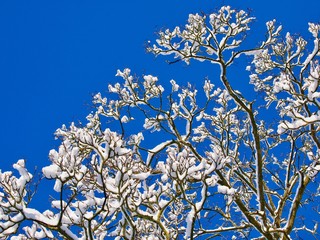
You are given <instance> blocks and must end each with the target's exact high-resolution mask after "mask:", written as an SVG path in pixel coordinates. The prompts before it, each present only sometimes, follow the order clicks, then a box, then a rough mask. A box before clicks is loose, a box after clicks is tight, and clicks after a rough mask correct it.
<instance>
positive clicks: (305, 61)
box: [0, 6, 320, 240]
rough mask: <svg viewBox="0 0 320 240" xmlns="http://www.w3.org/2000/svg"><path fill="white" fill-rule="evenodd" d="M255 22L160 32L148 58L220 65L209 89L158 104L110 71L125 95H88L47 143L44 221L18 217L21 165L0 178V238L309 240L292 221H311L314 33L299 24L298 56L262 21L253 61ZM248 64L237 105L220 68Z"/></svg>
mask: <svg viewBox="0 0 320 240" xmlns="http://www.w3.org/2000/svg"><path fill="white" fill-rule="evenodd" d="M253 19H254V18H253V17H249V16H248V14H247V13H246V12H244V11H236V10H233V9H231V8H230V7H228V6H225V7H222V8H221V9H220V10H219V11H218V12H217V13H212V14H210V15H199V14H195V15H194V14H190V15H189V19H188V22H187V24H186V25H185V27H184V28H183V29H181V28H179V27H176V28H174V29H173V30H172V31H171V30H165V31H160V32H159V38H158V39H157V41H156V43H155V44H154V45H151V44H150V45H149V46H148V51H150V52H152V53H154V54H156V55H172V54H173V55H174V59H173V60H170V61H171V63H175V62H178V61H184V62H186V63H187V64H190V63H192V61H194V60H198V61H201V62H202V61H208V62H210V63H212V64H216V65H218V66H219V67H220V75H219V76H218V77H217V79H216V80H215V81H214V83H215V85H217V86H215V85H214V84H213V83H212V82H211V81H210V80H208V79H206V80H205V81H204V84H203V89H199V90H197V89H196V88H194V87H193V86H192V85H191V84H185V86H183V87H181V86H179V84H177V82H176V81H175V80H171V81H170V84H169V83H168V84H166V83H164V84H163V86H165V85H166V87H169V91H168V92H165V89H164V87H163V86H162V85H160V84H159V81H158V78H157V77H155V76H152V75H144V76H143V77H142V79H139V78H138V77H135V76H133V75H132V74H131V71H130V70H129V69H124V70H123V71H120V70H118V72H117V76H119V77H121V78H122V82H121V83H116V84H114V85H109V87H108V89H109V92H110V94H109V95H108V99H107V98H105V97H103V96H102V95H101V94H100V93H98V94H96V95H95V96H94V99H93V103H94V105H95V111H94V112H93V113H91V114H89V115H88V117H87V123H86V124H85V125H79V126H77V125H76V124H74V123H72V124H71V125H70V126H69V127H66V126H62V127H61V128H60V129H58V130H57V131H56V133H55V135H56V136H57V138H59V139H61V145H60V147H59V149H58V150H51V151H50V153H49V157H50V160H51V164H50V165H49V166H47V167H44V168H43V169H42V173H43V178H45V179H47V180H53V181H55V184H54V191H55V192H56V195H55V196H56V197H55V198H54V199H52V201H51V205H52V207H51V209H48V210H46V211H44V212H40V211H38V210H36V209H34V208H31V207H29V203H30V202H31V200H32V198H33V197H34V196H35V195H34V192H33V191H32V187H30V186H32V181H33V176H32V174H31V173H29V172H28V170H27V168H26V166H25V161H24V160H19V161H18V162H17V163H16V164H14V165H13V168H14V169H16V170H17V171H18V172H19V175H20V176H15V175H14V174H13V173H12V172H11V171H8V172H1V173H0V184H1V185H0V186H1V192H0V237H1V238H3V239H6V238H9V237H11V239H13V240H14V239H43V238H50V239H54V238H58V237H63V238H65V239H105V238H108V237H110V238H116V239H181V238H182V237H183V238H184V239H209V238H214V237H216V236H221V237H226V238H229V239H230V238H232V239H238V238H250V239H252V238H257V239H292V238H295V237H296V236H308V235H305V234H311V235H316V234H317V224H318V223H317V222H316V221H315V222H313V221H312V220H309V219H305V220H304V219H302V218H301V217H302V216H303V212H302V209H303V208H306V209H308V211H314V214H319V211H318V209H317V208H318V207H319V205H318V202H317V201H318V200H317V197H318V196H319V191H320V188H319V184H318V182H317V178H318V177H317V174H318V171H319V170H320V159H319V155H320V139H319V122H320V114H319V110H320V103H319V100H318V99H319V97H320V93H319V80H320V66H319V62H318V61H319V56H320V54H319V43H320V40H319V31H320V25H318V24H313V23H310V24H309V29H308V30H309V32H310V33H311V35H312V38H313V42H311V43H309V44H308V43H307V41H306V40H305V39H303V38H302V37H293V36H292V35H291V34H290V33H287V34H286V35H285V36H282V35H281V30H282V27H281V26H278V27H277V26H276V23H275V21H274V20H273V21H270V22H267V24H266V26H267V31H266V32H267V34H266V39H265V40H264V41H263V42H261V43H260V44H259V45H257V46H254V47H251V48H250V47H247V45H248V44H246V43H245V39H246V33H247V32H248V31H249V30H250V29H249V24H250V23H251V22H252V20H253ZM245 56H246V57H247V58H248V57H249V58H251V60H250V61H251V63H250V65H249V66H247V67H245V69H246V70H247V71H249V72H250V75H249V79H250V80H249V81H250V84H251V85H248V88H249V87H250V86H252V88H253V89H254V91H256V92H257V93H259V94H256V95H254V94H250V96H246V95H247V94H245V93H244V94H241V93H240V92H239V91H238V90H237V89H236V88H235V84H234V83H233V81H232V80H231V79H230V73H229V72H230V69H231V67H230V66H231V65H232V64H233V63H235V62H237V61H240V60H239V59H241V58H243V57H245ZM218 79H219V80H220V81H218ZM180 85H181V84H180ZM199 92H200V94H199ZM269 116H272V118H270V117H269ZM106 119H111V120H113V121H109V122H108V123H107V124H106V122H107V121H106ZM141 119H143V120H142V121H141ZM139 124H140V126H141V129H140V130H139V129H138V127H137V126H139ZM133 126H134V128H133ZM109 127H115V129H118V131H114V130H111V129H110V128H109ZM133 130H134V131H135V132H132V131H133ZM154 136H156V137H154ZM150 139H152V141H149V140H150ZM20 225H24V227H22V229H20ZM309 237H310V236H309Z"/></svg>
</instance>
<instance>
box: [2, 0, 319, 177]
mask: <svg viewBox="0 0 320 240" xmlns="http://www.w3.org/2000/svg"><path fill="white" fill-rule="evenodd" d="M224 4H227V5H231V6H233V7H235V8H240V9H244V10H247V9H250V10H251V11H252V12H251V14H252V15H253V16H255V17H256V18H257V20H256V21H255V23H254V25H253V26H252V29H253V31H252V32H251V33H250V36H251V39H253V40H255V39H256V40H257V41H261V40H263V38H264V30H265V25H264V23H265V21H267V20H271V19H273V18H276V19H277V20H278V22H280V23H281V24H283V25H284V30H285V31H290V32H295V33H302V34H306V30H307V27H308V26H307V22H308V21H311V22H319V21H320V10H319V9H320V1H319V0H304V1H299V0H282V1H279V0H269V1H257V0H241V1H237V0H234V1H221V0H220V1H214V0H211V1H209V0H197V1H195V0H184V1H181V0H162V1H141V0H137V1H132V0H119V1H71V0H70V1H59V0H56V1H42V0H34V1H14V0H12V1H9V0H4V1H1V2H0V34H1V36H0V111H1V117H0V133H1V135H0V136H1V138H0V152H1V154H0V169H2V170H9V169H10V168H11V165H12V164H13V163H14V162H16V160H18V159H20V158H25V159H26V160H27V165H28V166H29V168H30V170H31V172H32V169H33V168H34V167H35V166H39V167H43V166H45V165H47V164H49V162H48V152H49V150H50V149H52V148H56V147H57V146H58V145H59V142H58V141H55V140H54V136H53V133H54V131H55V130H56V129H57V128H59V127H60V126H61V125H62V124H63V123H66V124H68V123H70V122H72V121H75V122H78V121H85V116H86V115H87V114H88V113H89V112H90V111H91V106H92V105H91V96H92V94H93V93H96V92H98V91H101V92H103V93H106V90H107V84H108V83H109V82H114V81H115V80H117V79H116V78H115V76H114V75H115V73H116V70H117V69H123V68H125V67H129V68H131V69H132V71H133V72H136V73H137V74H144V73H147V74H154V75H157V76H159V78H160V81H169V80H170V79H172V78H174V79H176V80H177V81H181V80H182V79H183V80H184V81H190V82H196V81H199V80H202V79H203V78H204V77H206V76H207V75H209V74H210V71H211V69H208V68H205V67H203V66H202V65H201V64H195V66H191V67H186V66H185V65H183V64H173V65H168V64H166V63H165V62H164V60H165V58H163V57H158V58H155V57H154V56H152V55H150V54H146V52H145V49H144V44H145V42H146V41H147V40H149V39H150V40H151V41H152V40H154V39H155V32H156V31H157V30H159V29H161V28H162V27H169V28H170V27H173V26H175V25H184V23H185V21H186V19H187V17H188V14H189V13H196V12H201V11H203V12H207V13H209V12H211V11H214V10H215V9H217V8H219V7H220V6H221V5H224ZM259 34H260V35H259ZM306 36H309V35H306ZM207 66H208V65H206V67H207Z"/></svg>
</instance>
